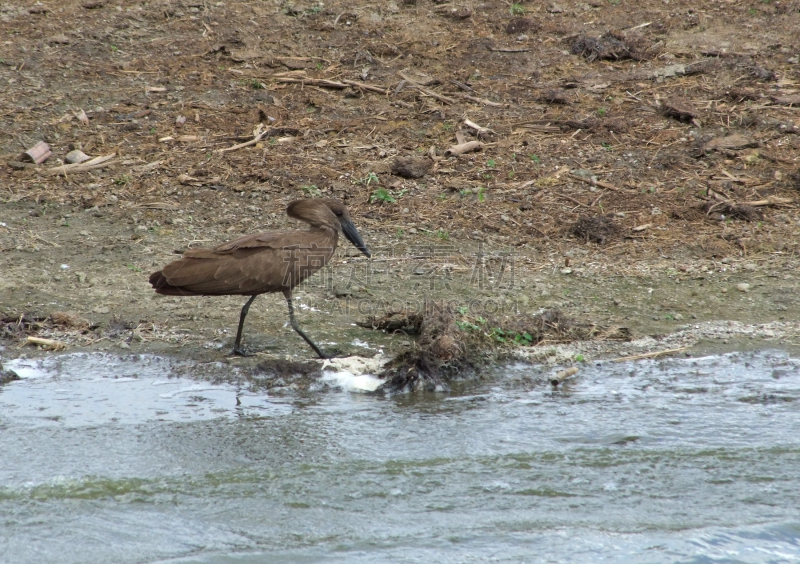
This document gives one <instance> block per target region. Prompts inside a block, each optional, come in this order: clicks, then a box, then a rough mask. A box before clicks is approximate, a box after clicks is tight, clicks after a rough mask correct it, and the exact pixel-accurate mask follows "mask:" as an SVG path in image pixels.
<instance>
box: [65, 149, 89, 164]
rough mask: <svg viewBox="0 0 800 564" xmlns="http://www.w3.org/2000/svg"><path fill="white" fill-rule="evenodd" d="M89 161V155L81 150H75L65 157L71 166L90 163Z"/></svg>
mask: <svg viewBox="0 0 800 564" xmlns="http://www.w3.org/2000/svg"><path fill="white" fill-rule="evenodd" d="M89 159H90V157H89V155H87V154H86V153H84V152H83V151H81V150H79V149H74V150H72V151H70V152H69V153H67V154H66V155H64V160H65V161H67V162H68V163H71V164H75V163H82V162H85V161H88V160H89Z"/></svg>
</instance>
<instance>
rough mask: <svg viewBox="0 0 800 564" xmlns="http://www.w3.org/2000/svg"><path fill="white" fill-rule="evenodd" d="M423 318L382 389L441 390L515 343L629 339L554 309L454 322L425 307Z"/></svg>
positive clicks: (453, 318)
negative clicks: (413, 345)
mask: <svg viewBox="0 0 800 564" xmlns="http://www.w3.org/2000/svg"><path fill="white" fill-rule="evenodd" d="M423 317H424V318H423V321H422V326H421V331H420V337H419V339H418V341H417V346H416V348H415V349H414V350H411V351H408V352H405V353H402V354H400V355H399V356H397V357H396V358H395V359H393V360H392V361H391V362H389V364H387V365H386V367H385V369H384V372H383V374H381V377H383V378H384V379H385V384H383V385H382V386H381V388H380V390H381V391H415V390H425V391H438V390H446V389H447V388H448V384H449V382H451V381H452V380H453V379H455V378H456V377H457V378H458V379H462V380H463V379H467V378H471V377H474V376H475V375H476V374H477V373H478V369H479V368H481V367H482V366H485V365H486V364H487V363H488V362H489V361H497V360H498V359H502V358H503V357H508V356H509V355H512V354H513V351H515V350H519V347H520V346H530V345H537V344H542V343H564V342H571V341H576V340H588V339H598V340H625V341H627V340H630V339H631V333H630V330H629V329H627V328H625V327H610V328H609V327H601V326H599V325H597V324H593V323H585V322H579V321H576V320H575V319H573V318H571V317H569V316H568V315H566V314H565V313H563V312H562V311H561V310H559V309H550V310H546V311H544V312H542V313H539V314H537V315H528V314H518V315H511V316H503V317H502V318H500V317H498V318H490V319H484V318H482V317H481V318H476V319H472V320H471V321H470V320H467V319H462V320H461V321H459V322H456V316H455V315H454V314H453V312H451V311H448V310H447V309H446V308H441V309H434V308H429V309H428V310H427V311H426V312H425V314H424V316H423ZM473 321H474V323H473Z"/></svg>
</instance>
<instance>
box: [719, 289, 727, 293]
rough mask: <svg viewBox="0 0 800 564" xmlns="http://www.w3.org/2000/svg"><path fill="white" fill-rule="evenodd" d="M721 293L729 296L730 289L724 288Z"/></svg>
mask: <svg viewBox="0 0 800 564" xmlns="http://www.w3.org/2000/svg"><path fill="white" fill-rule="evenodd" d="M720 292H722V293H723V294H727V293H728V289H727V288H722V289H721V290H720Z"/></svg>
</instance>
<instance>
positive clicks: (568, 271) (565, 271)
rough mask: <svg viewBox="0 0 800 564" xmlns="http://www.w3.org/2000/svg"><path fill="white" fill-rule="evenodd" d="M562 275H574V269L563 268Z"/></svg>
mask: <svg viewBox="0 0 800 564" xmlns="http://www.w3.org/2000/svg"><path fill="white" fill-rule="evenodd" d="M561 274H572V269H571V268H562V269H561Z"/></svg>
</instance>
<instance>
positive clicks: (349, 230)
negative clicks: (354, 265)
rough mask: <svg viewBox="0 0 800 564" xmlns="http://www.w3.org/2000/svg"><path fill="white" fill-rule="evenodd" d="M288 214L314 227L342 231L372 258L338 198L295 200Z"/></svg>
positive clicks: (348, 213)
mask: <svg viewBox="0 0 800 564" xmlns="http://www.w3.org/2000/svg"><path fill="white" fill-rule="evenodd" d="M286 213H287V214H288V215H289V217H293V218H295V219H299V220H300V221H305V222H306V223H308V224H309V225H312V226H313V227H330V228H333V229H336V230H337V231H341V232H342V233H343V234H344V236H345V237H347V240H348V241H350V242H351V243H352V244H353V246H354V247H355V248H356V249H358V250H359V251H361V252H362V253H364V254H365V255H366V256H367V257H371V256H372V254H371V253H370V252H369V249H368V248H367V245H366V244H364V240H363V239H361V235H360V234H359V233H358V229H356V226H355V225H353V220H352V219H351V218H350V212H348V211H347V208H346V207H345V205H344V204H343V203H342V201H341V200H337V199H336V198H309V199H305V200H295V201H293V202H291V203H290V204H289V207H288V208H287V209H286Z"/></svg>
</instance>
